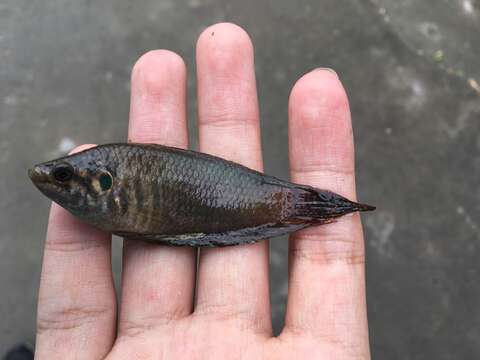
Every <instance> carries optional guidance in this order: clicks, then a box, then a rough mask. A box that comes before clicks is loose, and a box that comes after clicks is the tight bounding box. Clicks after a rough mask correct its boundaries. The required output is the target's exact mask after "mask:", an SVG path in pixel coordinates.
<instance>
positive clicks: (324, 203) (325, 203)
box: [293, 187, 376, 222]
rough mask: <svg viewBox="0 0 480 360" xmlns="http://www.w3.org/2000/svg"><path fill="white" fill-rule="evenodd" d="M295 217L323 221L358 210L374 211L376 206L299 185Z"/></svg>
mask: <svg viewBox="0 0 480 360" xmlns="http://www.w3.org/2000/svg"><path fill="white" fill-rule="evenodd" d="M294 208H295V209H294V216H293V217H294V218H297V219H303V220H306V221H314V222H317V221H319V222H322V221H327V220H329V219H333V218H337V217H339V216H342V215H345V214H349V213H352V212H356V211H373V210H375V209H376V207H375V206H371V205H367V204H361V203H357V202H354V201H351V200H348V199H347V198H345V197H343V196H341V195H338V194H336V193H334V192H331V191H326V190H319V189H315V188H310V187H299V188H298V193H297V196H296V201H295V205H294Z"/></svg>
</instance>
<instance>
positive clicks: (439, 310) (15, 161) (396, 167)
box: [0, 0, 480, 360]
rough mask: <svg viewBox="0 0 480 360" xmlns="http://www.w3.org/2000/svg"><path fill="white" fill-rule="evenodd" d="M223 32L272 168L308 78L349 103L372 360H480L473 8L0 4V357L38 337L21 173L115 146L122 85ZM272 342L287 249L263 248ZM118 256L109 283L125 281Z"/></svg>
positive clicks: (477, 70) (39, 224)
mask: <svg viewBox="0 0 480 360" xmlns="http://www.w3.org/2000/svg"><path fill="white" fill-rule="evenodd" d="M219 21H232V22H235V23H237V24H239V25H241V26H243V27H244V28H245V29H246V30H247V31H248V32H249V34H250V35H251V37H252V39H253V42H254V45H255V47H256V69H257V81H258V86H259V97H260V105H261V116H262V120H263V122H262V130H263V139H264V144H263V146H264V159H265V163H266V171H267V172H268V173H270V174H273V175H276V176H280V177H282V178H287V177H288V161H287V105H286V104H287V99H288V94H289V90H290V88H291V86H292V85H293V84H294V82H295V80H296V79H297V78H298V77H299V76H301V75H302V74H303V73H305V72H307V71H309V70H311V69H312V68H315V67H318V66H327V67H332V68H334V69H336V70H337V71H338V73H339V75H340V77H341V79H342V80H343V82H344V84H345V87H346V89H347V91H348V93H349V97H350V101H351V108H352V113H353V119H354V131H355V136H356V146H357V169H358V175H357V186H358V192H359V198H360V199H362V200H365V201H368V202H371V203H373V204H376V205H377V206H378V210H377V211H376V212H375V213H373V214H369V215H368V216H366V217H365V218H364V225H365V226H364V227H365V232H366V239H367V240H366V241H367V276H368V278H367V290H368V305H369V320H370V335H371V344H372V351H373V355H374V358H378V359H439V360H441V359H474V358H478V357H479V356H480V341H479V339H480V310H479V306H478V304H479V303H480V290H479V286H478V279H479V262H478V258H479V256H480V243H479V241H480V222H479V219H480V216H479V215H480V187H479V186H478V183H479V181H478V179H479V176H480V85H479V84H480V66H479V56H480V36H478V34H480V1H479V0H449V1H447V0H436V1H434V0H430V1H412V0H371V1H367V0H364V1H349V0H307V1H297V2H295V1H290V0H276V1H274V0H270V1H259V0H255V1H253V0H245V1H228V2H225V1H221V0H189V1H173V0H163V1H161V0H140V1H128V0H117V1H102V2H93V1H89V0H76V1H74V0H62V1H54V0H44V1H31V0H2V1H0V84H1V86H0V169H1V170H0V212H1V217H0V234H2V235H0V285H1V288H2V292H1V294H2V295H1V296H0V318H1V319H2V321H1V322H0V354H1V353H3V352H4V351H5V349H6V348H7V347H9V346H11V345H13V344H14V343H17V342H20V341H27V342H30V343H33V342H34V328H35V325H34V324H35V302H36V292H37V287H38V281H39V272H40V264H41V254H42V243H43V240H44V232H45V225H46V221H47V214H48V201H47V200H46V199H45V198H43V197H42V196H41V195H40V194H39V193H38V192H37V191H36V190H35V189H34V188H33V186H32V185H31V184H30V183H29V181H28V179H27V176H26V168H27V167H28V166H30V165H31V164H33V163H34V162H37V161H39V160H42V159H49V158H52V157H54V156H58V155H61V154H63V153H64V152H66V151H67V150H69V149H70V148H71V147H73V146H74V145H75V144H81V143H88V142H93V143H102V142H110V141H122V140H124V139H125V134H126V129H127V118H128V106H129V73H130V70H131V67H132V65H133V64H134V62H135V60H136V59H137V58H138V57H139V56H140V55H141V54H142V53H143V52H145V51H147V50H149V49H154V48H169V49H171V50H174V51H176V52H178V53H179V54H181V55H182V56H183V57H184V59H185V60H186V62H187V64H188V66H189V68H190V75H191V76H190V80H189V96H190V103H189V108H190V109H189V110H190V125H191V126H190V127H191V130H192V131H191V133H192V137H191V140H192V141H191V143H192V146H193V147H195V146H196V135H195V134H196V128H195V124H194V119H195V114H196V111H195V107H196V101H195V97H194V94H195V82H194V76H193V72H194V66H193V64H194V44H195V41H196V38H197V36H198V34H199V33H200V32H201V30H202V29H203V28H204V27H206V26H207V25H209V24H212V23H215V22H219ZM271 248H272V254H271V270H272V272H271V273H272V281H271V288H272V302H273V317H274V323H275V328H276V329H277V331H278V329H280V328H281V324H282V312H283V309H284V304H285V298H286V294H287V284H286V274H287V252H286V250H287V243H286V241H285V239H275V240H274V241H271ZM119 254H120V249H119V242H116V246H115V263H114V268H115V270H116V273H117V274H118V271H119V269H120V264H119V260H120V259H119Z"/></svg>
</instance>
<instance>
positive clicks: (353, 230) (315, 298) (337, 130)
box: [35, 23, 370, 360]
mask: <svg viewBox="0 0 480 360" xmlns="http://www.w3.org/2000/svg"><path fill="white" fill-rule="evenodd" d="M197 80H198V106H199V109H198V113H199V133H200V142H199V144H200V151H202V152H207V153H211V154H214V155H217V156H221V157H224V158H227V159H229V160H233V161H236V162H239V163H242V164H244V165H246V166H249V167H251V168H254V169H257V170H262V158H261V145H260V130H259V116H258V103H257V94H256V84H255V75H254V64H253V47H252V44H251V41H250V39H249V37H248V35H247V34H246V33H245V31H243V30H242V29H241V28H239V27H238V26H235V25H233V24H226V23H222V24H216V25H213V26H211V27H209V28H207V29H206V30H205V31H204V32H203V33H202V34H201V35H200V37H199V40H198V42H197ZM187 139H188V134H187V126H186V68H185V65H184V62H183V60H182V59H181V58H180V57H179V56H178V55H176V54H174V53H172V52H170V51H166V50H156V51H151V52H149V53H147V54H145V55H144V56H142V57H141V58H140V59H139V60H138V62H137V64H136V65H135V67H134V69H133V72H132V92H131V111H130V123H129V140H131V141H136V142H156V143H160V144H166V145H171V146H177V147H184V148H185V147H187V145H188V144H187ZM289 149H290V150H289V151H290V164H291V176H292V180H293V181H295V182H298V183H303V184H309V185H313V186H316V187H319V188H325V189H329V190H332V191H335V192H337V193H339V194H342V195H344V196H346V197H349V198H351V199H353V200H355V179H354V160H353V159H354V150H353V138H352V129H351V121H350V113H349V108H348V100H347V97H346V95H345V91H344V90H343V87H342V85H341V83H340V81H339V79H338V77H337V76H336V74H335V73H333V72H332V71H328V70H324V69H323V70H322V69H318V70H314V71H312V72H310V73H308V74H306V75H304V76H303V77H302V78H301V79H300V80H298V82H297V83H296V84H295V86H294V88H293V89H292V93H291V96H290V100H289ZM123 251H124V256H123V273H122V285H121V294H122V295H121V299H120V300H119V301H118V306H117V300H116V297H115V290H114V285H113V280H112V272H111V237H110V235H108V234H104V233H102V232H100V231H98V230H95V229H93V228H91V227H90V226H88V225H86V224H83V223H81V222H79V221H78V220H77V219H75V218H73V217H72V216H71V215H70V214H69V213H67V212H66V211H65V210H63V209H61V208H60V207H58V206H56V205H53V206H52V209H51V214H50V220H49V227H48V233H47V239H46V242H45V253H44V262H43V268H42V277H41V283H40V293H39V300H38V301H39V302H38V320H37V341H36V353H35V355H36V358H37V359H57V358H58V359H69V358H75V359H103V358H106V359H189V360H190V359H369V358H370V353H369V344H368V328H367V318H366V304H365V272H364V259H365V257H364V244H363V234H362V228H361V223H360V217H359V215H358V214H355V215H352V216H348V217H343V218H341V219H340V220H338V221H337V222H335V223H332V224H328V225H324V226H320V227H314V228H310V229H307V230H304V231H301V232H298V233H297V234H295V235H294V236H292V237H291V239H290V244H289V293H288V303H287V310H286V314H285V327H284V329H283V331H282V332H281V334H280V335H278V336H273V335H272V325H271V311H270V300H269V288H268V244H267V242H266V241H263V242H260V243H257V244H254V245H246V246H237V247H230V248H221V249H202V250H201V251H200V252H199V253H198V267H197V251H195V249H191V248H170V247H165V246H155V245H152V244H145V243H142V242H134V241H132V242H131V241H128V240H126V241H124V250H123Z"/></svg>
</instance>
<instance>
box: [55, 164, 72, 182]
mask: <svg viewBox="0 0 480 360" xmlns="http://www.w3.org/2000/svg"><path fill="white" fill-rule="evenodd" d="M53 177H54V178H55V180H56V181H58V182H61V183H64V182H67V181H70V180H72V177H73V168H72V167H71V166H70V165H68V164H59V165H57V166H55V168H54V169H53Z"/></svg>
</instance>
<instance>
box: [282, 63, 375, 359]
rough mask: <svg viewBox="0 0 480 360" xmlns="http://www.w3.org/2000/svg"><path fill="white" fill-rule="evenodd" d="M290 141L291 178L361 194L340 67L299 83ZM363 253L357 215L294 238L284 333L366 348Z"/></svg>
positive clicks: (293, 95) (349, 194)
mask: <svg viewBox="0 0 480 360" xmlns="http://www.w3.org/2000/svg"><path fill="white" fill-rule="evenodd" d="M289 142H290V161H291V169H292V178H293V181H295V182H298V183H303V184H308V185H312V186H315V187H317V188H322V189H328V190H332V191H335V192H337V193H339V194H341V195H344V196H346V197H347V198H350V199H353V200H355V178H354V148H353V136H352V127H351V120H350V111H349V107H348V100H347V96H346V94H345V91H344V89H343V87H342V85H341V83H340V81H339V80H338V77H337V76H336V74H335V73H333V72H331V71H326V70H316V71H313V72H311V73H309V74H307V75H305V76H304V77H302V78H301V79H300V80H299V81H298V82H297V84H296V85H295V86H294V88H293V90H292V93H291V96H290V103H289ZM364 259H365V257H364V244H363V234H362V228H361V224H360V217H359V215H358V213H357V214H354V215H353V216H349V217H348V216H346V217H342V218H340V219H339V220H338V221H336V222H335V223H332V224H328V225H323V226H317V227H312V228H309V229H306V230H304V231H301V232H299V233H297V234H296V235H295V236H293V237H292V239H291V240H290V269H289V295H288V305H287V314H286V322H285V330H284V332H285V333H286V334H288V333H289V331H290V333H291V332H292V331H294V332H295V333H298V332H306V333H311V334H315V335H317V336H319V337H320V338H323V339H326V340H327V341H330V342H333V343H336V344H341V345H342V346H344V347H345V349H347V350H348V349H349V350H350V351H356V352H357V353H358V352H359V351H360V353H362V352H363V353H364V354H368V340H367V336H368V334H367V322H366V305H365V272H364Z"/></svg>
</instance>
